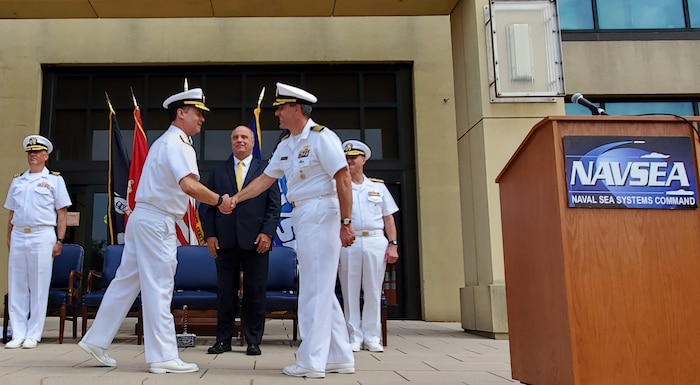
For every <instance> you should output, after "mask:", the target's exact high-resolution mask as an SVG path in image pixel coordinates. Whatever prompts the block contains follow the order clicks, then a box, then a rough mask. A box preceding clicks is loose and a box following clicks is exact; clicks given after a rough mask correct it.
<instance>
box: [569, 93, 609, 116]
mask: <svg viewBox="0 0 700 385" xmlns="http://www.w3.org/2000/svg"><path fill="white" fill-rule="evenodd" d="M571 102H573V103H575V104H580V105H582V106H584V107H586V108H588V109H589V110H591V113H592V114H593V115H607V114H608V113H607V112H605V110H604V109H602V108H600V107H598V106H596V105H595V104H593V103H591V102H590V101H589V100H588V99H586V98H584V97H583V95H581V94H580V93H579V92H577V93H575V94H573V95H571Z"/></svg>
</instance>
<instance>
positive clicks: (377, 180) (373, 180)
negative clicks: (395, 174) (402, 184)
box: [369, 178, 384, 183]
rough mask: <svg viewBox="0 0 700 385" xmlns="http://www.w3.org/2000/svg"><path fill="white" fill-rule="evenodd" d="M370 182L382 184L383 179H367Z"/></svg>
mask: <svg viewBox="0 0 700 385" xmlns="http://www.w3.org/2000/svg"><path fill="white" fill-rule="evenodd" d="M369 180H371V181H372V182H377V183H384V179H379V178H369Z"/></svg>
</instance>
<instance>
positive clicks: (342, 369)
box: [326, 362, 355, 374]
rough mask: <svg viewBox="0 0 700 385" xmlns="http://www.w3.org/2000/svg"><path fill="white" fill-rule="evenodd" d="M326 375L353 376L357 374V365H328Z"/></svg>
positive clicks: (350, 363) (351, 363)
mask: <svg viewBox="0 0 700 385" xmlns="http://www.w3.org/2000/svg"><path fill="white" fill-rule="evenodd" d="M326 373H340V374H353V373H355V363H354V362H348V363H345V364H326Z"/></svg>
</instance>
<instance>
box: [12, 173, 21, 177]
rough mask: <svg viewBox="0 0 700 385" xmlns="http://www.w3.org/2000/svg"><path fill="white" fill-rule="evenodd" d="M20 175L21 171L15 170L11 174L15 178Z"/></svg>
mask: <svg viewBox="0 0 700 385" xmlns="http://www.w3.org/2000/svg"><path fill="white" fill-rule="evenodd" d="M20 175H22V173H21V172H16V173H14V174H13V175H12V177H13V178H17V177H18V176H20Z"/></svg>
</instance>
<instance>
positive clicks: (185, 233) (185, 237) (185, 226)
mask: <svg viewBox="0 0 700 385" xmlns="http://www.w3.org/2000/svg"><path fill="white" fill-rule="evenodd" d="M188 88H189V87H188V85H187V79H186V78H185V86H184V91H187V90H188ZM175 235H176V236H177V242H178V244H180V245H204V244H206V241H205V239H204V230H203V229H202V222H201V221H200V219H199V213H198V212H197V201H195V200H194V198H190V201H189V202H188V203H187V211H186V212H185V215H184V216H183V217H182V219H178V220H177V221H175Z"/></svg>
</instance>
